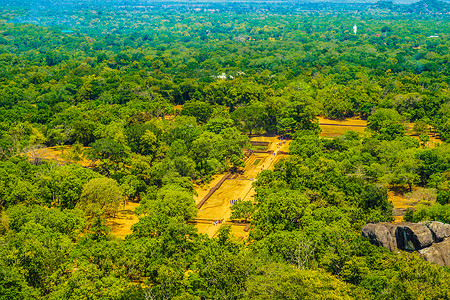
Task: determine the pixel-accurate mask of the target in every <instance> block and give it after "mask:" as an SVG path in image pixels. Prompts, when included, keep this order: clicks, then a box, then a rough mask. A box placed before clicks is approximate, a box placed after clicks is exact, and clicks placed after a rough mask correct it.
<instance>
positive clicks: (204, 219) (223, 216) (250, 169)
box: [195, 136, 290, 240]
mask: <svg viewBox="0 0 450 300" xmlns="http://www.w3.org/2000/svg"><path fill="white" fill-rule="evenodd" d="M251 140H254V141H260V142H268V143H269V145H268V147H267V151H269V153H253V154H251V155H250V156H249V157H248V158H247V159H246V161H245V168H244V170H243V173H242V174H233V175H232V176H231V177H230V179H228V180H226V181H225V182H224V183H223V184H222V185H221V186H220V188H219V189H218V190H217V191H216V192H215V193H214V194H212V195H211V197H210V198H209V199H208V200H207V201H206V202H205V203H204V205H203V206H202V207H201V208H200V209H199V211H198V216H197V220H198V221H197V223H196V225H195V226H196V227H197V228H198V230H199V232H201V233H206V234H207V235H208V236H210V237H214V236H215V235H216V234H217V232H218V230H219V228H220V227H221V226H222V225H223V224H231V232H232V234H233V236H234V237H235V238H236V239H240V240H245V239H247V237H248V226H247V224H244V223H243V224H240V223H234V222H233V223H231V222H230V216H231V206H232V204H231V200H237V199H241V200H253V196H254V194H255V191H254V189H253V186H252V183H253V182H254V181H255V180H256V177H257V175H258V173H259V172H261V171H262V170H265V169H272V168H273V166H274V164H275V163H276V162H277V161H278V160H279V159H281V158H283V157H286V156H287V155H285V154H279V153H278V152H279V151H283V152H288V151H289V142H290V141H286V143H284V142H282V141H281V140H280V139H279V138H278V137H274V136H253V137H252V138H251ZM277 143H278V144H277ZM273 153H275V155H274V154H273ZM221 178H222V175H219V176H217V177H215V178H214V179H213V181H211V182H210V183H209V184H208V185H207V186H203V187H196V191H197V193H198V194H199V195H198V196H197V197H196V200H197V203H198V202H199V201H200V200H201V199H202V198H203V197H202V196H204V195H206V194H207V193H208V191H209V190H210V189H211V188H212V187H214V186H215V185H216V184H217V182H218V181H219V180H220V179H221ZM200 220H201V221H200ZM219 220H223V223H219V224H217V222H216V223H215V222H214V221H219Z"/></svg>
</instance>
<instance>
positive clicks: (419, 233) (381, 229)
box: [362, 221, 450, 266]
mask: <svg viewBox="0 0 450 300" xmlns="http://www.w3.org/2000/svg"><path fill="white" fill-rule="evenodd" d="M362 235H363V236H365V237H367V238H369V240H370V242H371V243H372V244H374V245H377V246H382V247H385V248H387V249H389V250H391V251H397V250H398V249H400V250H404V251H409V252H413V251H418V252H419V253H420V255H421V256H422V257H423V258H424V259H425V260H427V261H430V262H433V263H436V264H438V265H441V266H450V224H445V223H441V222H435V221H433V222H422V223H407V222H402V223H369V224H367V225H366V226H364V228H363V229H362Z"/></svg>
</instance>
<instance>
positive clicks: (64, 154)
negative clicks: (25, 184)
mask: <svg viewBox="0 0 450 300" xmlns="http://www.w3.org/2000/svg"><path fill="white" fill-rule="evenodd" d="M86 149H88V147H83V148H82V150H83V151H84V150H86ZM71 152H72V146H71V145H64V146H59V147H46V148H39V149H34V150H30V151H28V152H27V155H28V157H29V159H31V160H32V159H33V158H34V157H39V158H41V159H44V160H53V161H55V162H59V163H62V164H67V163H77V164H79V165H81V166H83V167H89V166H91V165H92V164H93V162H92V161H90V160H87V159H85V158H84V157H82V156H81V159H80V160H74V159H71V158H70V156H71Z"/></svg>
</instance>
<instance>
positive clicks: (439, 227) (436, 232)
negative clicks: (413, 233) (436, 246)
mask: <svg viewBox="0 0 450 300" xmlns="http://www.w3.org/2000/svg"><path fill="white" fill-rule="evenodd" d="M423 224H425V225H426V226H427V227H428V229H430V231H431V234H432V235H433V240H434V242H435V243H439V242H442V241H443V240H444V239H445V238H447V237H450V224H445V223H442V222H436V221H433V222H424V223H423Z"/></svg>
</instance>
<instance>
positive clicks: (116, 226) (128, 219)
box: [106, 202, 139, 238]
mask: <svg viewBox="0 0 450 300" xmlns="http://www.w3.org/2000/svg"><path fill="white" fill-rule="evenodd" d="M138 206H139V203H136V202H128V203H127V204H125V205H122V206H121V207H120V208H119V211H118V212H117V214H116V216H115V217H110V218H108V219H107V222H106V225H107V226H108V227H109V228H110V229H111V234H113V235H115V236H117V237H120V238H125V236H127V235H129V234H131V233H132V232H133V231H132V230H131V226H133V225H134V224H136V223H137V222H138V221H139V219H138V217H137V216H136V214H135V212H134V211H135V209H136V207H138Z"/></svg>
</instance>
